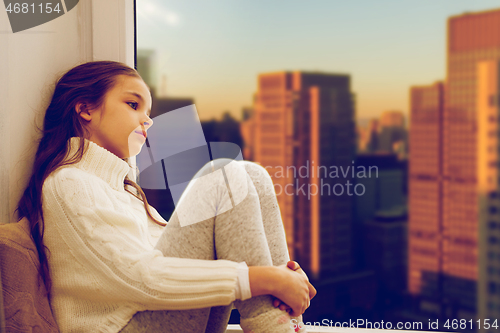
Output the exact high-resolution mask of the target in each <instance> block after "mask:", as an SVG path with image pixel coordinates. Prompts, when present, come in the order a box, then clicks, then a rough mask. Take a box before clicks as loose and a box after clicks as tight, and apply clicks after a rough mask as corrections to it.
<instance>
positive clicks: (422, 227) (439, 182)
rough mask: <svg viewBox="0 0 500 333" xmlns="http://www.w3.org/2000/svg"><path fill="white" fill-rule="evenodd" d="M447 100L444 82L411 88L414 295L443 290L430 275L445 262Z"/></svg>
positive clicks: (410, 240) (411, 269)
mask: <svg viewBox="0 0 500 333" xmlns="http://www.w3.org/2000/svg"><path fill="white" fill-rule="evenodd" d="M443 103H444V86H443V83H441V82H437V83H435V84H433V85H430V86H419V87H412V88H411V89H410V124H411V125H410V148H411V149H410V158H409V177H408V178H409V179H408V180H409V205H408V206H409V222H408V243H409V246H408V289H409V291H410V293H412V294H414V295H420V294H422V292H423V290H424V289H425V290H429V288H433V289H435V290H439V289H440V284H439V281H438V279H434V280H432V279H430V278H428V277H429V276H430V274H429V273H434V276H437V275H438V274H439V273H440V272H441V271H442V265H443V264H442V260H443V250H442V242H441V238H442V224H443V223H442V191H443V189H442V188H443V175H442V150H443V112H444V111H443V108H444V107H443ZM424 280H425V281H424ZM423 285H425V286H423ZM435 296H436V297H437V296H438V295H437V294H436V295H435ZM438 303H439V298H438V299H437V300H436V304H438ZM435 307H439V305H435ZM436 312H439V311H436Z"/></svg>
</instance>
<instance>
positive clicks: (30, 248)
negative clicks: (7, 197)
mask: <svg viewBox="0 0 500 333" xmlns="http://www.w3.org/2000/svg"><path fill="white" fill-rule="evenodd" d="M29 230H30V227H29V222H28V220H27V219H26V218H24V219H22V220H21V221H19V222H17V223H9V224H0V276H1V279H2V283H1V286H0V287H1V288H2V289H3V301H4V311H5V327H6V331H7V332H59V330H58V328H57V324H56V322H55V320H54V317H53V315H52V311H51V309H50V305H49V300H48V298H47V296H46V295H45V288H44V286H43V284H42V285H41V286H40V287H39V286H38V271H37V267H38V266H39V261H38V254H37V253H38V252H37V250H36V247H35V244H34V243H33V241H32V239H31V235H30V232H29Z"/></svg>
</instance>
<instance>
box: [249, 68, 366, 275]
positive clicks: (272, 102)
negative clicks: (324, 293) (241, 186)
mask: <svg viewBox="0 0 500 333" xmlns="http://www.w3.org/2000/svg"><path fill="white" fill-rule="evenodd" d="M353 104H354V101H353V95H352V93H351V91H350V79H349V76H347V75H336V74H323V73H304V72H279V73H269V74H261V75H259V78H258V91H257V94H256V98H255V104H254V125H253V126H254V128H255V137H254V140H253V155H254V160H255V161H257V162H259V163H261V164H262V165H263V166H265V167H266V168H267V170H268V171H269V173H270V175H271V177H272V178H273V181H274V183H275V191H276V194H277V196H278V203H279V205H280V209H281V214H282V219H283V223H284V227H285V232H286V236H287V243H288V247H289V250H290V255H291V257H292V258H295V259H297V260H299V261H300V263H301V266H302V267H304V269H305V270H306V271H308V272H309V273H311V274H313V276H315V277H318V276H319V275H320V273H322V274H323V273H325V274H330V275H331V274H336V273H347V272H349V271H350V269H351V266H352V253H351V220H352V199H353V197H352V195H351V196H350V195H348V194H347V193H348V192H349V191H350V192H352V191H353V189H352V179H351V172H348V174H347V175H346V176H345V177H343V176H340V177H334V175H333V174H332V172H331V170H332V169H331V168H332V167H333V168H339V167H343V168H347V167H351V168H352V167H354V166H353V163H354V154H355V149H356V147H355V132H354V105H353ZM349 184H350V185H351V186H350V188H349Z"/></svg>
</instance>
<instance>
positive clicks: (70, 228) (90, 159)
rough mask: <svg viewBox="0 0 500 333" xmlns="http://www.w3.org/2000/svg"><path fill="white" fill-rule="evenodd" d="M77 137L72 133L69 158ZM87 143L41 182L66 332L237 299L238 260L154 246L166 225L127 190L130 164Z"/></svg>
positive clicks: (115, 327) (55, 301) (55, 292)
mask: <svg viewBox="0 0 500 333" xmlns="http://www.w3.org/2000/svg"><path fill="white" fill-rule="evenodd" d="M78 142H79V139H78V138H71V139H70V145H71V153H70V154H69V157H71V156H72V155H73V152H75V151H76V149H77V147H78ZM88 142H89V149H88V151H86V152H85V154H84V156H83V159H82V160H81V161H80V162H78V163H76V164H72V165H69V166H63V167H61V168H59V169H57V170H56V171H54V172H52V173H51V174H50V175H49V177H47V179H46V180H45V182H44V184H43V191H42V194H43V199H42V200H43V206H42V207H43V212H44V220H45V236H44V243H45V245H46V246H47V247H48V249H49V251H50V254H49V269H50V274H51V277H52V281H53V287H52V293H51V299H50V301H51V306H52V311H53V313H54V316H55V319H56V321H57V323H58V325H59V329H60V331H61V332H63V333H64V332H118V331H119V330H120V329H121V328H122V327H123V326H125V325H126V323H127V322H128V321H129V320H130V318H131V317H132V316H133V315H134V314H135V313H136V312H137V311H144V310H184V309H195V308H204V307H210V306H220V305H228V304H230V303H231V302H232V301H234V300H235V299H236V295H235V289H236V284H237V283H238V279H237V276H238V263H236V262H232V261H228V260H197V259H179V258H171V257H164V256H163V255H162V253H161V252H160V251H159V250H155V249H154V244H156V240H157V237H159V234H160V233H161V231H162V230H163V228H162V227H160V226H158V225H157V224H155V223H154V222H153V221H152V220H151V219H150V218H149V217H148V216H147V214H146V211H145V208H144V204H143V203H142V202H141V201H140V200H138V199H137V198H135V197H134V196H133V195H131V194H130V193H128V192H127V191H125V189H124V185H123V181H124V178H125V176H126V175H127V173H128V172H129V170H130V167H129V165H128V164H127V162H125V161H124V160H122V159H120V158H118V157H117V156H116V155H114V154H113V153H111V152H109V151H107V150H106V149H104V148H102V147H100V146H98V145H97V144H95V143H93V142H91V141H88ZM151 211H152V214H154V216H155V217H156V218H157V219H159V220H163V219H162V218H161V216H160V215H159V214H158V212H157V211H156V210H155V209H154V208H152V209H151ZM163 221H164V220H163Z"/></svg>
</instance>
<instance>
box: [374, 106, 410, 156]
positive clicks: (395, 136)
mask: <svg viewBox="0 0 500 333" xmlns="http://www.w3.org/2000/svg"><path fill="white" fill-rule="evenodd" d="M406 141H407V132H406V128H405V116H404V114H403V112H401V111H384V112H383V113H382V115H381V116H380V121H379V135H378V147H377V150H378V151H384V152H389V153H392V152H394V151H396V149H397V148H396V147H397V146H399V149H400V150H402V151H403V152H404V150H405V149H406Z"/></svg>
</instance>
